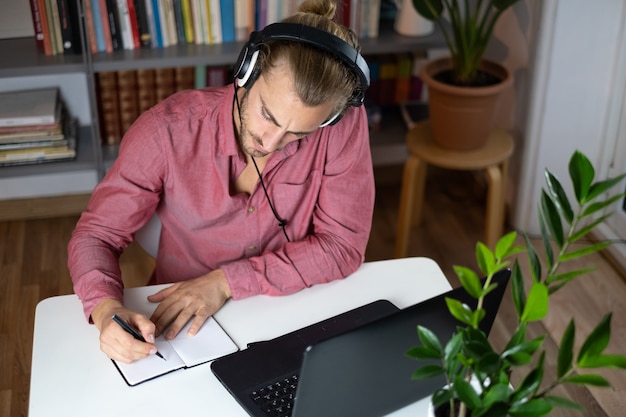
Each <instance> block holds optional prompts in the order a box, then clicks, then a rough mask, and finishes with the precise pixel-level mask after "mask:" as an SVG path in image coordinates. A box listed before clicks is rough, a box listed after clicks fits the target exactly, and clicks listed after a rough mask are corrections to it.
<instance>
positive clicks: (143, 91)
mask: <svg viewBox="0 0 626 417" xmlns="http://www.w3.org/2000/svg"><path fill="white" fill-rule="evenodd" d="M154 79H155V71H154V69H153V68H144V69H138V70H137V106H138V108H139V109H138V111H139V114H141V113H143V112H144V111H146V110H148V109H149V108H150V107H152V106H154V105H155V104H157V99H156V91H155V86H154Z"/></svg>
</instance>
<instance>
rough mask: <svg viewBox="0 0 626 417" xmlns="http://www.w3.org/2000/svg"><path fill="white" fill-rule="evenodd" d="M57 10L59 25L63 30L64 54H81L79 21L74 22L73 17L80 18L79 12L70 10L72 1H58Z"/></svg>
mask: <svg viewBox="0 0 626 417" xmlns="http://www.w3.org/2000/svg"><path fill="white" fill-rule="evenodd" d="M57 8H58V13H59V24H60V29H61V40H62V46H63V53H65V54H73V53H76V52H80V45H79V44H78V40H79V38H78V37H77V36H76V35H77V34H78V27H77V24H78V20H74V17H73V16H76V19H77V18H78V12H77V11H76V12H74V10H70V0H57Z"/></svg>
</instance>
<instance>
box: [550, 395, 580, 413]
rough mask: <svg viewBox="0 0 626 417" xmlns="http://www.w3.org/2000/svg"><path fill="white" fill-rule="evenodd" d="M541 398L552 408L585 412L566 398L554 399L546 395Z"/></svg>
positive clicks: (554, 397)
mask: <svg viewBox="0 0 626 417" xmlns="http://www.w3.org/2000/svg"><path fill="white" fill-rule="evenodd" d="M543 398H544V399H545V400H546V401H547V402H549V403H550V404H551V405H552V406H553V407H560V408H569V409H571V410H578V411H585V407H583V406H582V405H580V404H578V403H576V402H574V401H571V400H568V399H567V398H563V397H556V396H552V395H547V396H545V397H543Z"/></svg>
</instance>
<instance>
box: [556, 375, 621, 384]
mask: <svg viewBox="0 0 626 417" xmlns="http://www.w3.org/2000/svg"><path fill="white" fill-rule="evenodd" d="M563 382H566V383H569V384H578V385H591V386H594V387H610V386H611V384H610V383H609V381H607V380H606V378H604V377H603V376H600V375H594V374H584V375H574V376H571V377H569V378H566V379H564V380H563Z"/></svg>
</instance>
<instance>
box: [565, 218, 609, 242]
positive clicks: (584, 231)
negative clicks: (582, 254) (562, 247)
mask: <svg viewBox="0 0 626 417" xmlns="http://www.w3.org/2000/svg"><path fill="white" fill-rule="evenodd" d="M611 215H612V214H607V215H604V216H602V217H599V218H597V219H595V220H594V221H593V222H591V223H590V224H588V225H587V226H585V227H583V228H581V229H580V230H577V231H576V232H575V233H573V234H572V236H570V238H569V239H568V242H570V243H573V242H576V241H577V240H579V239H581V238H582V237H584V236H585V235H587V233H589V232H591V231H592V230H593V229H594V228H595V227H596V226H597V225H599V224H600V223H602V222H604V221H605V220H606V219H608V218H609V217H611Z"/></svg>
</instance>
